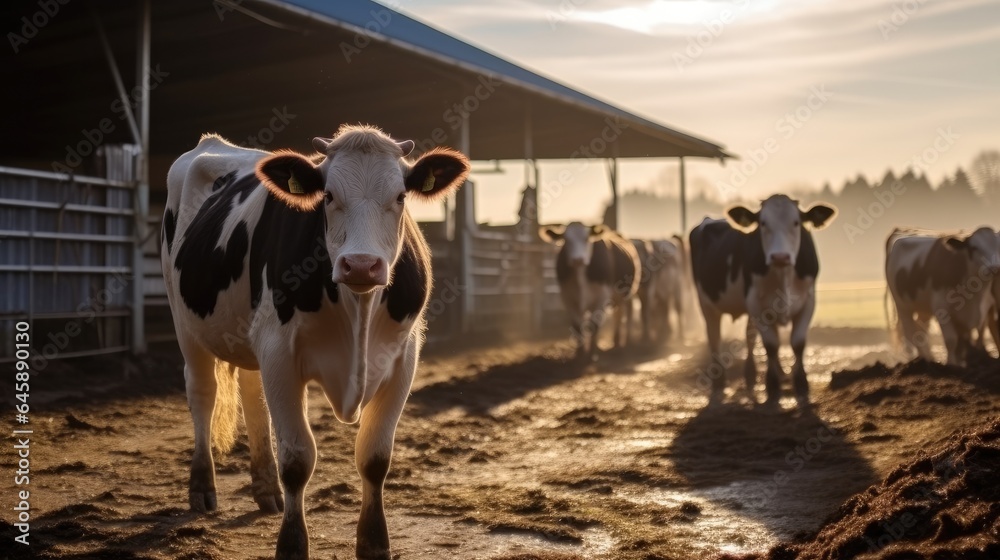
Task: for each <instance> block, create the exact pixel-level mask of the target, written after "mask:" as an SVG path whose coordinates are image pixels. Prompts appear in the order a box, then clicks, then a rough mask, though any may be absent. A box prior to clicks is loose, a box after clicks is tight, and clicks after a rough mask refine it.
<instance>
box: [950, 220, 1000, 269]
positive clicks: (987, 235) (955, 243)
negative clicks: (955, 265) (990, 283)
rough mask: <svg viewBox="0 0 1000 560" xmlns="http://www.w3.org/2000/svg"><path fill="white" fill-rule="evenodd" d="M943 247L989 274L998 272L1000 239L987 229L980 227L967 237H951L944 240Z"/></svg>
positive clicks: (999, 266)
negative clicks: (964, 255) (965, 258)
mask: <svg viewBox="0 0 1000 560" xmlns="http://www.w3.org/2000/svg"><path fill="white" fill-rule="evenodd" d="M944 243H945V246H946V247H948V248H949V249H951V250H953V251H960V252H962V253H964V254H966V255H968V256H969V259H970V260H971V262H972V264H973V266H975V267H984V269H985V270H987V271H988V272H989V273H990V274H996V273H997V272H1000V238H998V237H997V233H996V232H995V231H993V230H992V229H990V228H988V227H981V228H979V229H977V230H976V231H974V232H972V233H970V234H968V235H964V236H963V235H952V236H948V237H946V238H945V240H944Z"/></svg>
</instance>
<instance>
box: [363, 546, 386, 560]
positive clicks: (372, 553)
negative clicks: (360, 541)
mask: <svg viewBox="0 0 1000 560" xmlns="http://www.w3.org/2000/svg"><path fill="white" fill-rule="evenodd" d="M358 560H392V553H391V552H389V549H388V548H379V549H375V548H364V549H362V548H361V547H358Z"/></svg>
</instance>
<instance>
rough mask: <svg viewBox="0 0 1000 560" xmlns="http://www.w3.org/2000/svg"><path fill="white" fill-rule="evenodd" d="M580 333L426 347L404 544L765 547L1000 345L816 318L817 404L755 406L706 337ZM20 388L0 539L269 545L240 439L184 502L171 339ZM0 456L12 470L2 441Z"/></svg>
mask: <svg viewBox="0 0 1000 560" xmlns="http://www.w3.org/2000/svg"><path fill="white" fill-rule="evenodd" d="M757 351H758V353H759V354H761V355H759V356H758V362H759V368H760V369H761V370H763V367H762V360H763V356H762V349H760V348H758V349H757ZM783 351H785V352H787V353H788V355H784V354H783V359H784V360H785V362H786V363H785V369H786V371H787V370H788V368H789V367H790V365H791V355H790V351H787V349H783ZM571 354H572V349H571V347H570V344H569V341H568V340H547V341H535V342H520V343H512V344H507V345H503V346H499V347H476V348H471V349H464V350H455V349H450V350H449V349H441V348H439V349H436V350H432V351H431V352H429V353H428V355H427V356H426V357H425V359H424V360H423V363H422V364H421V367H420V371H419V373H418V378H417V380H416V382H415V385H414V387H413V393H412V395H411V397H410V400H409V402H408V404H407V407H406V409H405V411H404V414H403V417H402V419H401V421H400V425H399V429H398V432H397V437H396V446H395V455H394V457H393V463H392V469H391V471H390V474H389V479H388V480H387V483H386V509H387V513H388V519H389V532H390V536H391V538H392V544H393V551H394V553H396V554H397V555H398V557H399V558H402V559H412V560H418V559H432V558H433V559H439V558H459V559H480V558H482V559H490V560H501V559H502V560H515V559H518V560H522V559H523V560H530V559H545V560H573V559H579V558H585V559H608V560H619V559H641V560H656V559H667V558H671V559H674V558H676V559H689V558H706V557H710V556H713V555H716V554H732V555H740V554H752V553H765V551H767V550H768V549H770V548H771V547H773V546H775V545H777V544H778V543H782V542H788V541H801V540H803V539H807V538H809V537H810V536H811V535H815V532H816V531H817V530H818V529H819V528H820V526H821V524H822V523H823V522H824V520H826V519H828V518H829V517H830V516H831V515H832V514H834V513H835V512H837V511H838V508H841V506H842V504H844V503H845V502H846V501H847V500H848V499H849V498H851V496H852V495H854V494H856V493H858V492H860V491H863V490H865V489H866V488H868V487H869V486H871V485H873V484H875V483H877V482H878V481H880V480H882V479H883V478H884V477H885V476H886V475H887V474H889V473H890V472H891V471H893V469H895V468H896V467H897V466H898V465H899V464H901V463H903V462H908V461H913V460H914V459H916V458H918V457H920V456H921V454H922V453H924V452H925V451H927V450H930V449H936V448H937V447H939V446H941V445H943V444H944V443H946V442H947V441H948V440H949V438H950V437H951V436H952V434H954V433H955V432H956V431H959V430H963V429H968V428H972V427H974V426H977V425H980V424H982V423H983V422H985V421H986V420H988V419H989V418H991V417H997V416H998V415H1000V367H998V366H997V362H993V361H987V362H984V363H983V364H982V365H981V366H980V367H978V368H974V369H970V370H966V369H959V368H946V367H943V366H937V365H934V364H927V363H924V362H913V363H911V364H909V365H907V366H905V367H903V368H895V369H889V368H885V367H883V366H881V365H877V364H876V362H877V361H879V360H881V361H882V362H886V361H894V355H893V354H892V353H891V352H890V351H889V346H888V343H887V337H886V335H885V333H884V332H882V331H877V330H857V329H851V330H848V329H814V331H813V333H812V335H811V341H810V346H808V347H807V370H808V371H809V374H810V382H811V384H812V396H813V401H814V403H815V407H814V409H813V411H812V413H802V412H800V411H798V410H796V409H795V407H794V399H792V398H790V397H789V398H787V399H783V403H782V404H783V410H782V411H780V412H768V411H765V410H761V409H756V408H753V407H751V406H750V404H749V402H748V401H747V399H746V396H745V394H744V392H743V390H742V386H741V385H742V382H741V381H737V379H741V377H742V375H741V373H740V371H739V367H738V366H737V367H734V368H733V371H731V372H730V374H731V375H730V384H729V387H730V388H729V397H728V399H727V402H726V403H725V404H723V405H722V406H719V407H714V408H706V407H705V405H706V403H707V398H706V395H705V392H704V391H703V390H702V387H701V385H700V383H699V376H698V371H699V368H700V367H701V366H702V364H703V362H704V353H703V351H702V348H701V344H696V343H690V344H683V343H679V342H674V343H672V344H669V345H668V346H667V348H666V349H662V350H658V351H652V350H633V351H630V352H627V353H624V352H623V353H606V354H604V355H603V356H602V357H601V358H600V359H599V360H598V362H596V363H594V364H580V363H577V362H574V361H573V360H571V359H570V357H571ZM835 372H836V373H835ZM758 389H759V390H761V391H762V389H763V388H762V387H758ZM786 390H787V389H786ZM4 391H8V392H7V393H0V396H2V397H3V401H4V402H12V397H11V395H10V393H9V389H6V388H5V389H4ZM31 399H32V424H31V427H32V428H33V429H34V434H33V435H32V447H31V471H32V472H31V508H32V510H31V516H32V517H31V532H30V542H31V544H30V546H29V547H24V546H22V545H19V544H11V543H13V536H14V534H15V530H14V528H13V527H12V526H11V525H10V522H11V521H12V519H13V517H12V505H11V503H12V500H13V498H14V496H15V488H14V486H13V477H12V476H7V475H5V476H3V477H2V480H3V482H2V483H0V495H2V499H0V503H2V505H3V515H2V519H3V524H2V525H0V539H2V542H3V545H0V558H10V559H14V558H45V559H54V558H59V559H90V558H102V559H103V558H109V559H164V560H165V559H189V560H193V559H218V560H223V559H232V560H243V559H256V558H271V557H273V553H274V546H275V541H276V538H277V530H278V525H279V521H280V518H279V517H278V516H272V515H265V514H261V513H258V511H257V508H256V505H255V504H254V502H253V500H252V498H251V497H250V494H249V482H250V479H249V474H248V465H249V456H248V448H247V446H246V444H245V440H241V442H240V443H238V444H237V447H236V449H235V451H234V452H232V453H231V454H230V455H228V456H227V457H225V458H223V459H221V460H220V461H219V464H218V473H219V474H218V485H219V488H218V496H219V509H218V511H216V512H213V513H211V514H208V515H196V514H193V513H190V512H189V511H188V510H187V478H188V466H189V461H190V457H191V451H192V427H191V420H190V416H189V414H188V411H187V406H186V403H185V400H184V394H183V380H182V374H181V364H180V361H179V359H178V357H177V355H176V354H175V353H173V352H171V351H168V350H162V351H159V352H156V353H154V354H152V355H150V356H149V357H147V358H145V359H144V360H142V361H140V362H136V363H126V362H123V361H121V360H114V359H108V358H105V359H92V360H87V361H75V362H65V363H55V364H53V365H51V366H50V367H49V369H47V370H46V371H45V372H43V373H41V374H38V375H37V376H36V378H35V379H34V380H33V383H32V394H31ZM310 401H311V406H310V419H311V423H312V426H313V429H314V431H315V433H316V437H317V442H318V444H319V464H318V465H317V469H316V473H315V475H314V476H313V478H312V480H311V482H310V484H309V486H308V490H307V498H306V503H307V509H308V518H307V521H308V525H309V529H310V535H311V547H312V548H311V551H312V556H313V557H314V558H339V559H341V560H345V559H347V558H354V532H355V524H356V522H357V517H358V508H359V503H360V493H359V488H360V479H359V476H358V474H357V472H356V471H355V468H354V463H353V441H354V435H355V433H356V427H354V426H345V425H342V424H339V423H338V422H337V421H336V420H335V418H334V416H333V413H332V411H331V410H330V408H329V406H328V405H327V404H326V403H325V401H324V399H323V397H322V395H321V394H320V393H319V391H318V390H317V391H312V393H311V399H310ZM0 469H2V470H3V471H4V472H6V473H13V471H14V470H15V456H14V454H13V452H12V451H11V446H10V445H7V446H6V447H5V450H4V452H3V453H2V454H0ZM987 507H992V508H996V507H997V506H996V504H995V503H993V504H987ZM917 557H919V556H917Z"/></svg>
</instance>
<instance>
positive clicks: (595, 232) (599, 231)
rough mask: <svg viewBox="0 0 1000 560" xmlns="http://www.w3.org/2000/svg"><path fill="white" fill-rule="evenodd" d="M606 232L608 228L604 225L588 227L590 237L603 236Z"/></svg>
mask: <svg viewBox="0 0 1000 560" xmlns="http://www.w3.org/2000/svg"><path fill="white" fill-rule="evenodd" d="M607 231H608V228H607V227H606V226H605V225H604V224H597V225H593V226H590V237H591V238H596V237H600V236H602V235H604V234H605V233H606V232H607Z"/></svg>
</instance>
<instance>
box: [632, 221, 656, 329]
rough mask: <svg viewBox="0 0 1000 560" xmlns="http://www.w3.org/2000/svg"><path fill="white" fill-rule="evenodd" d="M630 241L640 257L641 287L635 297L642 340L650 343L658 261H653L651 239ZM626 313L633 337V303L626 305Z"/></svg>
mask: <svg viewBox="0 0 1000 560" xmlns="http://www.w3.org/2000/svg"><path fill="white" fill-rule="evenodd" d="M629 241H630V242H631V243H632V246H633V247H635V253H636V256H637V257H638V258H639V271H640V272H639V289H638V291H637V292H636V297H635V299H636V300H637V301H638V302H639V322H640V323H642V324H641V330H642V342H643V343H648V342H649V340H650V336H649V330H650V325H649V322H650V312H651V309H650V306H651V305H652V298H653V283H652V279H653V268H654V267H655V265H656V263H653V262H651V257H652V255H653V244H652V242H651V241H647V240H645V239H630V240H629ZM625 313H626V319H625V323H626V325H627V328H628V333H627V335H628V336H629V337H631V336H632V315H633V314H634V313H635V311H634V309H633V305H631V304H628V305H626V306H625ZM629 340H631V338H629Z"/></svg>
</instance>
